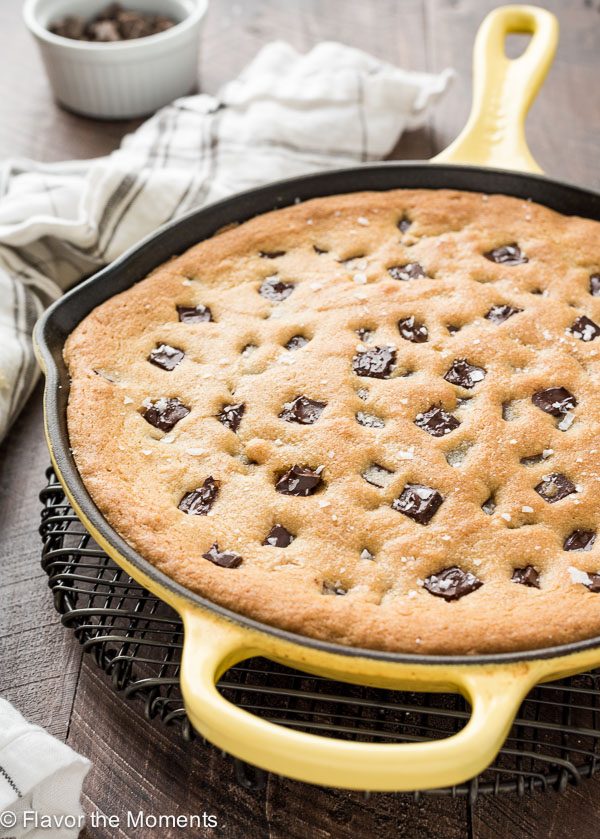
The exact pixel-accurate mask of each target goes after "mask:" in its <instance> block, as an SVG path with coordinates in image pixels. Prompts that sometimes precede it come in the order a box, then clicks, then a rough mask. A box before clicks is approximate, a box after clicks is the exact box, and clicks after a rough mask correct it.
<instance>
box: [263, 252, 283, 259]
mask: <svg viewBox="0 0 600 839" xmlns="http://www.w3.org/2000/svg"><path fill="white" fill-rule="evenodd" d="M260 255H261V256H262V258H263V259H277V258H278V257H280V256H285V251H260Z"/></svg>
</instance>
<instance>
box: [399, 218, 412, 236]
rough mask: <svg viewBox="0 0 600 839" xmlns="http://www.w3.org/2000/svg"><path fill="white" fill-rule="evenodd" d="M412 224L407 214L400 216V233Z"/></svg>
mask: <svg viewBox="0 0 600 839" xmlns="http://www.w3.org/2000/svg"><path fill="white" fill-rule="evenodd" d="M411 225H412V221H411V220H410V219H409V218H408V217H407V216H402V218H401V219H400V221H399V222H398V230H399V231H400V233H406V231H407V230H408V229H409V228H410V226H411Z"/></svg>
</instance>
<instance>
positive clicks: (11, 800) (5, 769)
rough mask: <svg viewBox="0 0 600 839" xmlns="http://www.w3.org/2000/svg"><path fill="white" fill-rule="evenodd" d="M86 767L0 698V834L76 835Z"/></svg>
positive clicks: (17, 837)
mask: <svg viewBox="0 0 600 839" xmlns="http://www.w3.org/2000/svg"><path fill="white" fill-rule="evenodd" d="M89 767H90V764H89V761H88V760H86V759H85V758H84V757H80V756H79V755H78V754H76V753H75V752H74V751H73V750H72V749H70V748H69V747H68V746H65V744H64V743H61V742H60V741H59V740H57V739H56V738H55V737H51V736H50V735H49V734H47V733H46V732H45V731H44V730H43V729H42V728H40V727H39V726H37V725H31V724H30V723H28V722H27V721H26V720H25V719H24V718H23V717H22V716H21V714H20V713H19V712H18V711H17V710H15V708H13V707H12V705H10V703H8V702H6V701H5V700H4V699H0V839H21V837H27V839H50V837H51V839H75V837H77V836H78V835H79V833H80V831H81V828H82V827H83V811H82V809H81V804H80V803H79V798H80V795H81V785H82V783H83V779H84V778H85V776H86V774H87V772H88V769H89Z"/></svg>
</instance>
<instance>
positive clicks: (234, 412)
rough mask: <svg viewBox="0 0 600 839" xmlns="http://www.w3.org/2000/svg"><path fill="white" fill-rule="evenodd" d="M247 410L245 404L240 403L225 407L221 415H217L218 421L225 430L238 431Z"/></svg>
mask: <svg viewBox="0 0 600 839" xmlns="http://www.w3.org/2000/svg"><path fill="white" fill-rule="evenodd" d="M245 410H246V405H245V404H244V402H238V404H237V405H223V407H222V408H221V411H220V413H218V414H217V419H218V420H219V422H220V423H221V424H222V425H224V426H225V428H229V429H231V431H237V430H238V428H239V427H240V422H241V421H242V417H243V415H244V411H245Z"/></svg>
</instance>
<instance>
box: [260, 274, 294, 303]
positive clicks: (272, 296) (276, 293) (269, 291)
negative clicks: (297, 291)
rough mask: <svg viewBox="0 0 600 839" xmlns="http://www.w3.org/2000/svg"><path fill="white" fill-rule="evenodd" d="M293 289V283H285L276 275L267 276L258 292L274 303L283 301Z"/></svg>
mask: <svg viewBox="0 0 600 839" xmlns="http://www.w3.org/2000/svg"><path fill="white" fill-rule="evenodd" d="M293 290H294V286H293V285H292V284H291V283H284V282H283V280H280V279H279V277H277V276H275V277H267V278H266V280H265V281H264V282H263V284H262V285H261V287H260V288H259V289H258V293H259V294H260V296H261V297H264V298H265V299H266V300H271V301H272V302H273V303H281V302H282V300H286V299H287V298H288V297H289V296H290V294H291V293H292V291H293Z"/></svg>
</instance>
